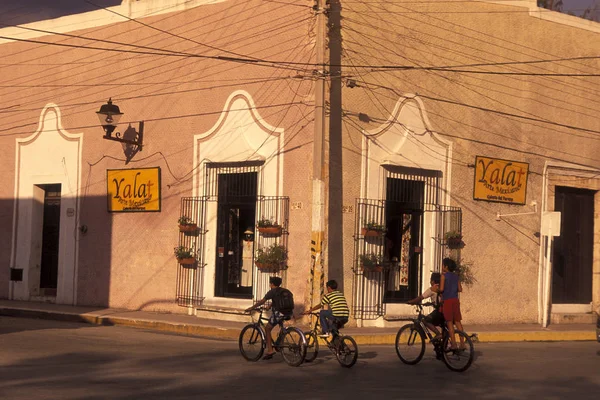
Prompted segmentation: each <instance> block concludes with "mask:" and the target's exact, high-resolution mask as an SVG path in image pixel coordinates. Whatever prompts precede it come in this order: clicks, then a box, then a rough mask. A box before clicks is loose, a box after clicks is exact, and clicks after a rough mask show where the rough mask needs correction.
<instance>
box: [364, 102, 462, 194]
mask: <svg viewBox="0 0 600 400" xmlns="http://www.w3.org/2000/svg"><path fill="white" fill-rule="evenodd" d="M451 150H452V143H451V142H449V141H447V140H444V139H443V138H441V137H440V136H439V135H437V134H436V133H435V132H433V130H432V129H431V123H430V122H429V119H428V117H427V113H426V111H425V105H424V104H423V102H422V101H421V99H420V98H419V97H417V96H414V95H412V96H410V95H407V96H402V97H400V98H399V99H398V101H397V102H396V106H395V107H394V110H393V111H392V114H391V115H390V116H389V118H388V120H387V121H386V122H385V123H383V124H382V125H381V126H379V127H377V128H376V129H373V130H364V131H363V149H362V156H363V158H362V175H363V177H362V182H363V192H362V194H361V195H362V197H366V198H379V197H380V195H381V193H380V191H381V190H382V188H381V187H380V185H379V168H380V167H381V166H383V165H390V166H400V167H409V168H416V169H423V170H431V171H440V172H442V176H443V177H444V179H443V180H444V181H445V182H448V179H449V174H450V158H451Z"/></svg>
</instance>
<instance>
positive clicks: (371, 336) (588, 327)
mask: <svg viewBox="0 0 600 400" xmlns="http://www.w3.org/2000/svg"><path fill="white" fill-rule="evenodd" d="M0 315H3V316H10V317H23V318H42V319H51V320H58V321H69V322H84V323H89V324H95V325H120V326H129V327H134V328H143V329H150V330H156V331H163V332H170V333H176V334H182V335H189V336H198V337H204V338H211V339H222V340H237V338H238V336H239V333H240V330H241V329H242V327H243V326H244V325H245V324H246V323H243V322H230V321H220V320H212V319H203V318H198V317H195V316H189V315H182V314H167V313H157V312H149V311H129V310H119V309H111V308H102V307H74V306H66V305H58V304H50V303H32V302H24V301H11V300H0ZM250 321H251V319H250V316H248V322H250ZM465 329H466V330H467V331H468V333H469V334H472V333H477V336H478V341H479V342H521V341H582V340H590V341H593V340H596V326H595V325H594V324H559V325H551V326H550V327H548V328H542V327H541V326H540V325H538V324H505V325H504V324H503V325H467V324H465ZM397 331H398V328H350V327H349V328H344V330H343V332H344V334H346V335H351V336H352V337H354V339H355V340H356V342H357V343H358V344H365V345H366V344H389V345H394V342H395V338H396V332H397Z"/></svg>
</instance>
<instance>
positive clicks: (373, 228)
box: [360, 221, 386, 237]
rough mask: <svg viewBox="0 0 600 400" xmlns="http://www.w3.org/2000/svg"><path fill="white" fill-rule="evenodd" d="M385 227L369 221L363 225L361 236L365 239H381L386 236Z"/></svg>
mask: <svg viewBox="0 0 600 400" xmlns="http://www.w3.org/2000/svg"><path fill="white" fill-rule="evenodd" d="M385 231H386V229H385V226H384V225H381V224H378V223H377V222H375V221H368V222H365V223H364V224H363V227H362V229H361V231H360V234H361V235H362V236H364V237H381V236H383V235H384V234H385Z"/></svg>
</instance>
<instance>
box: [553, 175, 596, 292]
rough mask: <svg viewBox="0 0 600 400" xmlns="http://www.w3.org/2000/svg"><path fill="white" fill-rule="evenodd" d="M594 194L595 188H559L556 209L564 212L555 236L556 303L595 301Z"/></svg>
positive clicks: (554, 286)
mask: <svg viewBox="0 0 600 400" xmlns="http://www.w3.org/2000/svg"><path fill="white" fill-rule="evenodd" d="M594 194H595V192H594V191H592V190H585V189H576V188H569V187H559V186H557V187H556V195H555V203H554V209H555V210H556V211H560V213H561V231H560V236H559V237H556V238H554V254H553V259H552V303H554V304H589V303H590V302H591V301H592V276H593V275H592V261H593V257H594V254H593V244H594Z"/></svg>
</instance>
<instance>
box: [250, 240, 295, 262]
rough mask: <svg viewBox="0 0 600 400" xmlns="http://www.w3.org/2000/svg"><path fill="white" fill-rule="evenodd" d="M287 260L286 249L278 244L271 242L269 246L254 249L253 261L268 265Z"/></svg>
mask: <svg viewBox="0 0 600 400" xmlns="http://www.w3.org/2000/svg"><path fill="white" fill-rule="evenodd" d="M285 260H287V249H286V248H285V246H282V245H280V244H277V243H275V244H272V245H271V246H269V247H265V248H261V249H258V250H257V251H256V258H255V259H254V261H256V262H258V263H262V264H269V265H275V264H277V265H282V264H283V263H284V262H285Z"/></svg>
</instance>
